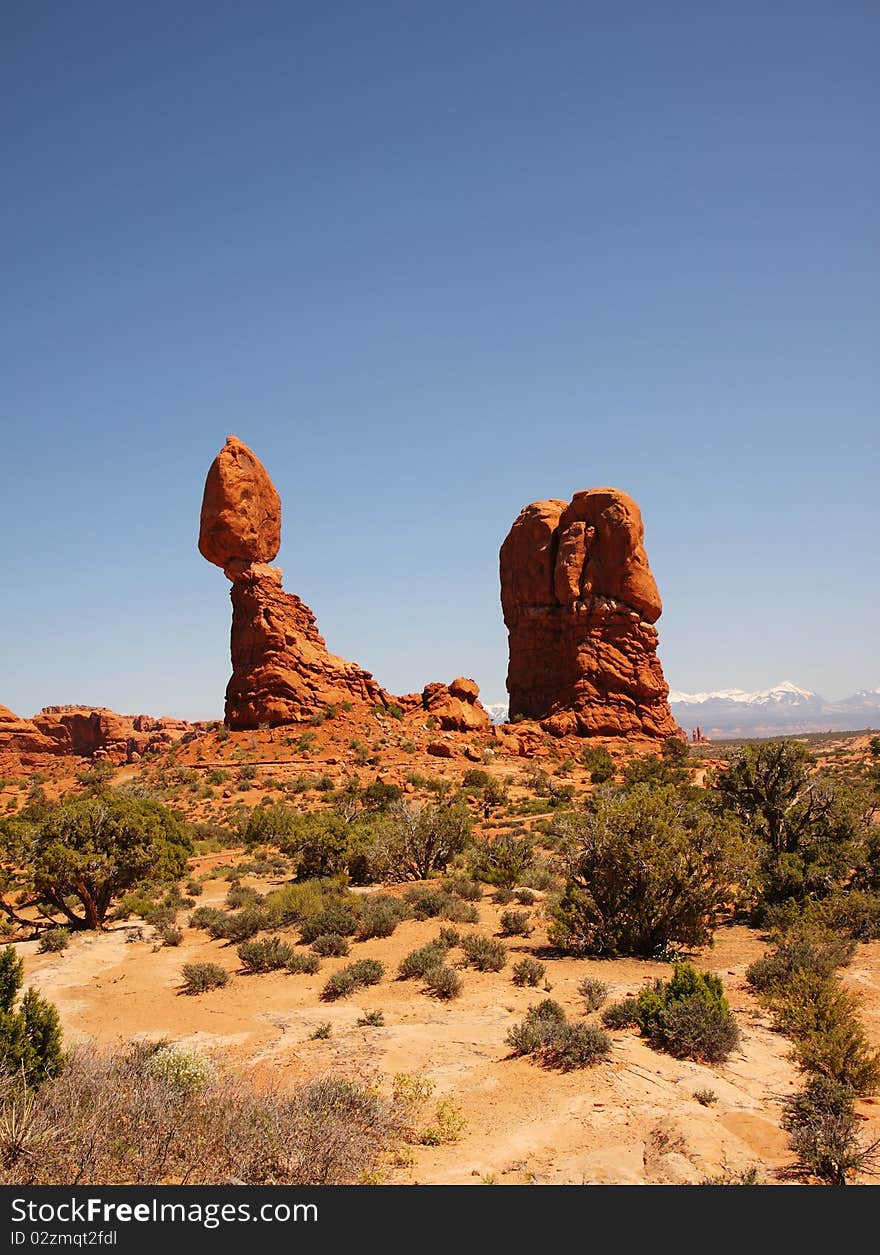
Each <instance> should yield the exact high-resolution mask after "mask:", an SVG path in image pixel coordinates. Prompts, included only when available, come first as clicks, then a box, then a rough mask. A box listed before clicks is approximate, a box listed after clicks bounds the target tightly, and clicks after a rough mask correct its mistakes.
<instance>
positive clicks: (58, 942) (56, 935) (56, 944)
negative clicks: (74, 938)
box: [37, 928, 70, 954]
mask: <svg viewBox="0 0 880 1255" xmlns="http://www.w3.org/2000/svg"><path fill="white" fill-rule="evenodd" d="M69 941H70V931H69V930H68V929H67V928H47V929H46V931H45V932H44V933H43V935H42V936H41V937H40V940H39V942H38V944H37V950H38V951H39V952H40V954H57V953H58V951H59V950H66V949H67V946H68V943H69Z"/></svg>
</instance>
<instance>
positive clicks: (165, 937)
mask: <svg viewBox="0 0 880 1255" xmlns="http://www.w3.org/2000/svg"><path fill="white" fill-rule="evenodd" d="M156 936H157V937H158V938H159V940H160V941H161V942H162V945H163V946H179V945H180V943H181V942H182V941H183V929H182V928H178V927H177V926H176V925H175V924H160V925H159V927H158V928H157V929H156Z"/></svg>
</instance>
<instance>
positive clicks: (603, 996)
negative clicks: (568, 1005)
mask: <svg viewBox="0 0 880 1255" xmlns="http://www.w3.org/2000/svg"><path fill="white" fill-rule="evenodd" d="M578 993H579V994H580V996H581V997H582V998H583V1000H584V1002H585V1003H586V1004H587V1010H588V1011H598V1010H599V1008H600V1007H601V1006H603V1005H604V1003H605V1002H606V1000H607V998H608V986H607V985H606V984H605V982H604V981H601V980H597V979H596V978H595V977H594V976H585V977H584V979H583V980H582V981H581V982H580V984H579V985H578Z"/></svg>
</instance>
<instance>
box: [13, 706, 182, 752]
mask: <svg viewBox="0 0 880 1255" xmlns="http://www.w3.org/2000/svg"><path fill="white" fill-rule="evenodd" d="M195 726H196V725H194V724H190V723H187V722H186V721H185V720H183V719H154V718H153V717H152V716H150V715H118V714H116V712H115V711H113V710H108V709H107V708H106V707H104V706H45V707H44V708H43V709H42V710H41V711H40V713H39V714H38V715H34V717H33V719H19V718H18V717H17V716H16V715H14V714H13V713H12V711H11V710H8V709H7V708H6V707H5V706H0V761H3V762H6V761H12V759H16V760H18V761H19V762H20V764H21V765H22V766H38V765H39V764H40V762H41V761H43V760H45V759H48V758H58V757H65V756H66V757H72V758H96V757H100V758H109V759H111V760H112V761H114V762H117V763H125V762H133V761H135V760H136V759H137V758H139V757H140V755H141V754H143V753H144V752H145V751H147V750H155V749H162V748H164V747H166V746H168V745H170V744H172V742H174V741H178V740H180V738H181V737H182V736H183V735H185V733H187V732H189V731H191V730H193V729H194V727H195Z"/></svg>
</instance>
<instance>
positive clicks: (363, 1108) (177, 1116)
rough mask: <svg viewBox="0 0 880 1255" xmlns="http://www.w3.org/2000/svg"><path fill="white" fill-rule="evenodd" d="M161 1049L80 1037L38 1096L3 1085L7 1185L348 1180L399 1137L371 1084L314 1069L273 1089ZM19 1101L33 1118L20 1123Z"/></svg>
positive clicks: (0, 1142) (399, 1120) (398, 1116)
mask: <svg viewBox="0 0 880 1255" xmlns="http://www.w3.org/2000/svg"><path fill="white" fill-rule="evenodd" d="M168 1051H169V1048H165V1051H164V1053H163V1051H162V1050H161V1049H160V1050H156V1049H155V1047H153V1046H148V1047H144V1046H143V1045H140V1044H139V1045H138V1046H128V1047H125V1048H123V1049H115V1050H107V1051H99V1050H97V1049H96V1048H95V1047H94V1046H92V1045H86V1046H81V1047H77V1048H75V1049H74V1050H73V1051H72V1052H71V1055H70V1057H69V1060H68V1064H67V1066H66V1067H65V1069H64V1072H63V1073H62V1074H61V1076H60V1077H58V1078H57V1079H54V1080H52V1081H50V1082H49V1083H47V1084H44V1085H43V1086H41V1088H40V1089H39V1090H38V1091H37V1093H36V1094H35V1095H32V1096H28V1095H26V1094H23V1093H22V1089H21V1086H20V1085H18V1084H14V1083H13V1084H11V1085H6V1086H4V1087H3V1089H2V1091H0V1155H2V1159H3V1164H4V1167H3V1179H4V1182H5V1183H6V1184H7V1185H11V1184H16V1185H19V1186H24V1187H30V1186H35V1185H55V1186H61V1185H65V1186H67V1187H69V1185H70V1182H72V1181H77V1180H80V1181H84V1182H88V1183H89V1184H90V1185H97V1186H101V1185H110V1186H114V1185H125V1186H130V1185H135V1186H149V1187H151V1188H154V1187H155V1183H156V1182H161V1181H187V1182H188V1183H189V1184H191V1185H221V1184H223V1183H225V1182H229V1181H230V1180H236V1181H241V1182H242V1183H243V1184H244V1185H267V1186H268V1185H273V1186H279V1185H293V1186H311V1185H342V1184H354V1183H356V1182H357V1181H359V1180H361V1179H362V1178H363V1177H364V1174H365V1173H369V1172H372V1171H374V1170H375V1168H376V1166H377V1165H378V1164H379V1162H380V1160H381V1159H382V1157H383V1156H384V1155H385V1154H386V1153H387V1152H388V1151H389V1150H391V1149H392V1148H393V1147H394V1146H395V1145H396V1144H398V1142H399V1139H400V1137H401V1136H402V1133H403V1115H404V1112H403V1109H402V1108H401V1107H400V1106H399V1104H398V1103H397V1102H396V1101H395V1100H392V1099H385V1098H383V1097H382V1096H381V1095H380V1094H379V1093H377V1092H376V1091H375V1090H374V1089H373V1088H372V1087H367V1086H361V1085H359V1084H355V1083H354V1082H351V1081H347V1080H342V1079H329V1078H318V1079H315V1080H313V1081H310V1082H308V1083H307V1084H305V1085H299V1086H297V1087H296V1088H287V1087H281V1086H279V1087H277V1088H268V1087H266V1086H265V1085H262V1084H261V1083H260V1081H259V1080H256V1079H255V1078H253V1077H251V1075H250V1074H249V1073H248V1072H242V1073H239V1074H234V1073H227V1072H226V1071H225V1070H223V1071H215V1070H214V1069H211V1068H210V1065H209V1066H208V1068H207V1069H204V1064H203V1061H201V1060H198V1056H192V1055H189V1056H188V1058H187V1059H186V1060H185V1061H181V1060H180V1054H181V1052H179V1051H176V1050H174V1048H171V1051H172V1052H173V1053H172V1057H171V1058H170V1059H169V1053H168ZM184 1053H186V1052H184ZM175 1056H177V1057H176V1058H175ZM193 1058H195V1059H197V1060H198V1062H196V1063H195V1065H194V1066H193V1065H192V1063H191V1062H190V1061H191V1060H192V1059H193ZM203 1069H204V1070H203ZM166 1078H167V1079H168V1080H170V1081H171V1082H172V1083H171V1084H167V1083H166ZM191 1079H195V1081H196V1083H195V1084H194V1085H192V1084H190V1083H189V1082H190V1080H191ZM25 1101H26V1102H27V1103H28V1109H29V1112H30V1115H29V1119H28V1128H27V1129H26V1130H23V1129H22V1127H21V1111H22V1106H23V1102H25ZM16 1120H17V1121H18V1128H17V1129H16V1133H15V1138H14V1139H13V1138H12V1137H11V1136H10V1128H11V1127H14V1126H15V1121H16Z"/></svg>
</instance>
